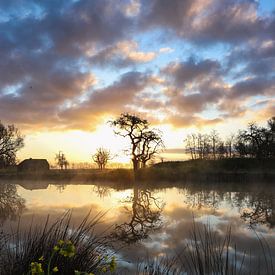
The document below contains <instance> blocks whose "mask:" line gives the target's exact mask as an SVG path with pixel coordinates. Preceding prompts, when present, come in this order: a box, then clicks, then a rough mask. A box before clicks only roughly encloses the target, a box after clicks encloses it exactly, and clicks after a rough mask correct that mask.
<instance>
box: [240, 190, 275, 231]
mask: <svg viewBox="0 0 275 275" xmlns="http://www.w3.org/2000/svg"><path fill="white" fill-rule="evenodd" d="M241 218H242V219H243V220H245V221H246V222H249V224H250V225H251V226H252V225H256V224H267V225H268V226H269V227H270V228H273V227H275V196H274V195H272V194H266V193H259V194H253V195H252V196H251V197H250V200H249V203H248V204H247V209H244V210H243V211H242V213H241Z"/></svg>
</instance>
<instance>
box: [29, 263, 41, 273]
mask: <svg viewBox="0 0 275 275" xmlns="http://www.w3.org/2000/svg"><path fill="white" fill-rule="evenodd" d="M31 275H44V270H43V268H42V264H41V263H37V262H32V263H31Z"/></svg>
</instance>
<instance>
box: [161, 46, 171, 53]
mask: <svg viewBox="0 0 275 275" xmlns="http://www.w3.org/2000/svg"><path fill="white" fill-rule="evenodd" d="M173 51H174V49H172V48H169V47H166V48H160V49H159V52H160V53H172V52H173Z"/></svg>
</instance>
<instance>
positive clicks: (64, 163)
mask: <svg viewBox="0 0 275 275" xmlns="http://www.w3.org/2000/svg"><path fill="white" fill-rule="evenodd" d="M55 160H56V164H57V165H58V166H59V167H60V169H63V168H65V170H66V169H67V168H68V165H69V162H68V160H67V159H66V156H65V154H64V153H62V151H59V152H58V154H56V155H55Z"/></svg>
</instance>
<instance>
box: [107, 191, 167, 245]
mask: <svg viewBox="0 0 275 275" xmlns="http://www.w3.org/2000/svg"><path fill="white" fill-rule="evenodd" d="M125 202H126V203H132V207H131V209H129V208H127V207H126V211H127V213H129V214H130V216H131V218H130V221H129V222H125V223H123V224H120V225H116V227H115V231H114V232H113V233H112V237H113V238H115V239H117V240H120V241H123V242H125V243H128V244H130V243H134V242H137V241H140V240H142V239H145V238H147V237H148V234H149V233H150V232H151V231H153V230H157V229H159V228H161V226H162V222H161V212H162V209H163V206H164V204H163V203H162V202H161V201H160V200H159V199H158V198H156V197H154V196H153V194H152V192H151V191H150V190H147V189H139V188H138V187H137V186H135V187H134V190H133V196H132V197H130V198H128V199H127V200H126V201H125Z"/></svg>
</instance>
